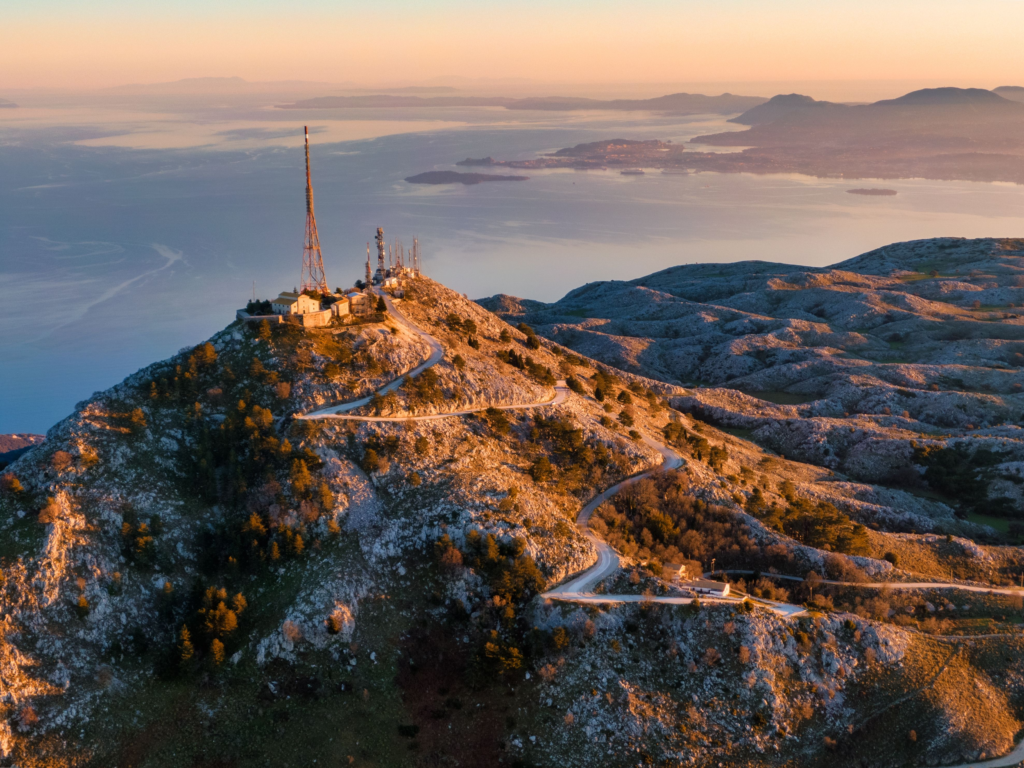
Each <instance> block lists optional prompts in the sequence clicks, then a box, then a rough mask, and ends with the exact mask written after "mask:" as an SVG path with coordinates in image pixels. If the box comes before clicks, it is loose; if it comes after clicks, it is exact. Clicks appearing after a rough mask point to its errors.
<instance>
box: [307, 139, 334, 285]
mask: <svg viewBox="0 0 1024 768" xmlns="http://www.w3.org/2000/svg"><path fill="white" fill-rule="evenodd" d="M305 133H306V240H305V243H304V244H303V246H302V280H301V285H302V288H301V289H300V290H302V291H307V290H312V291H318V292H319V293H329V292H330V291H328V289H327V278H326V276H325V275H324V257H323V255H322V254H321V253H320V235H319V234H317V231H316V217H315V216H314V215H313V181H312V177H311V176H310V174H309V126H306V127H305Z"/></svg>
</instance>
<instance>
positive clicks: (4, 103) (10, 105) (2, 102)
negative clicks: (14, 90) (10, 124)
mask: <svg viewBox="0 0 1024 768" xmlns="http://www.w3.org/2000/svg"><path fill="white" fill-rule="evenodd" d="M16 106H18V105H17V104H15V103H14V102H13V101H8V100H7V99H0V109H14V108H15V107H16Z"/></svg>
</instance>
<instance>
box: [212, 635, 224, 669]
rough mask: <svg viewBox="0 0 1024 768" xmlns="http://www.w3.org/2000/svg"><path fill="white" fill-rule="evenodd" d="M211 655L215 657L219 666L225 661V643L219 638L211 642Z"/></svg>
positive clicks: (214, 660)
mask: <svg viewBox="0 0 1024 768" xmlns="http://www.w3.org/2000/svg"><path fill="white" fill-rule="evenodd" d="M210 655H211V656H212V657H213V664H214V666H217V667H219V666H220V665H221V664H223V663H224V643H222V642H221V641H220V640H218V639H217V638H213V640H212V641H211V642H210Z"/></svg>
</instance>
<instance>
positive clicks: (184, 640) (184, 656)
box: [178, 624, 195, 664]
mask: <svg viewBox="0 0 1024 768" xmlns="http://www.w3.org/2000/svg"><path fill="white" fill-rule="evenodd" d="M178 640H179V642H178V650H179V651H180V652H181V663H182V664H187V663H188V662H189V661H191V660H192V657H193V656H194V655H195V648H194V647H193V646H192V635H191V633H190V632H189V631H188V627H186V626H185V625H184V624H182V625H181V632H180V633H179V634H178Z"/></svg>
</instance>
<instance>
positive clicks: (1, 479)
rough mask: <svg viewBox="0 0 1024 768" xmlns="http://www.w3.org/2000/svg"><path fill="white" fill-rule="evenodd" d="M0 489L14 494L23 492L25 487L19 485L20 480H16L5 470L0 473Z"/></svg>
mask: <svg viewBox="0 0 1024 768" xmlns="http://www.w3.org/2000/svg"><path fill="white" fill-rule="evenodd" d="M0 491H3V492H4V493H7V494H11V495H15V494H18V493H24V491H25V489H24V488H23V487H22V486H21V481H20V480H18V478H17V477H15V476H14V475H13V474H12V473H11V472H6V473H4V474H3V475H0Z"/></svg>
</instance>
